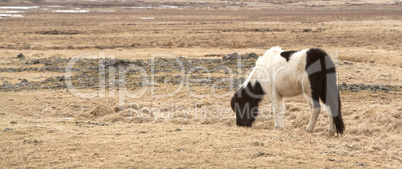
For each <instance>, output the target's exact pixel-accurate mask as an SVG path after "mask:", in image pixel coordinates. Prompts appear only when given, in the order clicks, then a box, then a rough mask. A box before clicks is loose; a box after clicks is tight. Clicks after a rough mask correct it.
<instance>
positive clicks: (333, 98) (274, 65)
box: [230, 47, 345, 135]
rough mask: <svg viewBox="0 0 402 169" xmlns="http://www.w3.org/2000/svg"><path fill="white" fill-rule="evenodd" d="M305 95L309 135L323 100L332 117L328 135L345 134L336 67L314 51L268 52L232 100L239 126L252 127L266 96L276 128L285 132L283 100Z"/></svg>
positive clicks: (322, 52) (321, 54) (276, 50)
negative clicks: (307, 107)
mask: <svg viewBox="0 0 402 169" xmlns="http://www.w3.org/2000/svg"><path fill="white" fill-rule="evenodd" d="M300 94H303V95H304V96H305V98H306V99H307V101H308V103H309V104H310V109H311V116H310V121H309V123H308V125H307V129H306V131H307V132H313V130H314V126H315V123H316V121H317V118H318V114H319V113H320V109H321V106H320V102H319V100H321V101H322V102H323V103H324V104H325V108H326V112H327V113H328V115H329V116H328V117H329V134H330V135H333V134H334V133H335V129H336V132H337V133H338V134H343V131H344V129H345V126H344V123H343V120H342V115H341V100H340V97H339V92H338V88H337V84H336V73H335V65H334V63H333V61H332V60H331V59H330V57H329V56H328V54H327V53H325V52H324V51H323V50H321V49H317V48H311V49H304V50H300V51H282V49H281V48H279V47H273V48H271V49H269V50H268V51H267V52H266V53H265V54H264V55H263V56H262V57H259V58H258V60H257V61H256V66H255V67H254V68H253V70H252V71H251V73H250V75H249V76H248V78H247V80H246V81H245V82H244V83H243V85H242V86H241V87H240V88H239V89H238V90H237V91H236V93H235V94H234V95H233V97H232V99H231V102H230V103H231V107H232V110H233V111H234V112H235V113H236V124H237V125H238V126H247V127H251V125H252V123H253V122H254V120H255V118H256V117H257V115H258V105H259V103H260V101H261V100H262V98H263V96H264V95H268V97H269V98H270V99H271V102H272V107H273V115H274V118H275V126H274V128H275V129H278V130H283V128H284V124H283V118H284V114H285V105H284V100H283V99H284V97H292V96H296V95H300Z"/></svg>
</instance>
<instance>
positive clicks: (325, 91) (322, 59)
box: [306, 49, 345, 134]
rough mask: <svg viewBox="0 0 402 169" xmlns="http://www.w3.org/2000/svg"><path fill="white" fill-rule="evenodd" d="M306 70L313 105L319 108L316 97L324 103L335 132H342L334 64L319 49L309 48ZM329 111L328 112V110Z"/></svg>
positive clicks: (343, 127)
mask: <svg viewBox="0 0 402 169" xmlns="http://www.w3.org/2000/svg"><path fill="white" fill-rule="evenodd" d="M307 55H308V58H307V64H306V71H307V73H308V74H309V80H310V84H311V86H312V89H313V91H312V97H313V100H314V107H317V108H319V107H320V105H319V101H318V97H319V98H320V99H321V101H322V102H323V103H325V105H326V110H327V112H328V113H330V114H329V115H331V116H332V118H333V121H334V125H335V128H336V132H337V133H338V134H343V131H344V130H345V125H344V123H343V119H342V114H341V98H340V97H339V92H338V85H337V83H336V82H337V80H336V71H335V64H334V62H333V61H332V60H331V58H330V57H329V55H328V54H327V53H325V52H324V51H323V50H321V49H310V50H309V51H308V52H307ZM329 111H330V112H329Z"/></svg>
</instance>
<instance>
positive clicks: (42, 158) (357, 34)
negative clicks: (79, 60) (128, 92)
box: [0, 0, 402, 168]
mask: <svg viewBox="0 0 402 169" xmlns="http://www.w3.org/2000/svg"><path fill="white" fill-rule="evenodd" d="M24 2H25V4H24V5H29V4H30V3H31V2H28V1H24ZM255 2H257V1H255ZM281 2H282V1H269V2H260V4H259V5H252V4H251V5H250V4H249V5H245V6H243V7H241V5H240V4H233V3H230V2H227V1H220V2H216V1H209V0H207V3H210V4H208V5H213V8H210V9H206V8H201V7H197V8H195V9H152V10H133V9H126V8H121V7H118V6H113V7H110V6H103V7H100V6H97V7H96V8H95V9H106V10H116V12H112V13H104V12H92V13H82V14H70V13H67V14H66V13H64V14H63V13H51V12H48V11H31V12H28V13H26V14H24V15H25V17H24V18H2V19H0V23H1V25H0V28H1V30H2V31H1V32H0V68H21V67H35V66H38V65H27V64H25V62H24V61H21V60H19V59H16V58H15V57H16V56H17V55H18V54H19V53H23V54H24V55H25V56H26V57H27V58H26V60H32V59H36V58H48V57H52V56H60V57H63V58H70V57H74V56H75V55H77V54H79V53H83V52H85V53H88V52H91V53H99V52H100V51H101V52H102V51H105V52H106V54H114V55H116V56H117V57H118V58H124V59H136V58H149V57H150V56H153V55H158V54H169V55H173V56H188V57H190V58H204V59H205V58H211V57H210V56H211V55H214V56H216V57H221V56H223V55H225V54H227V53H233V52H241V53H249V52H255V53H257V54H259V55H262V54H263V53H264V52H265V51H266V50H267V48H269V47H271V46H277V45H279V46H282V47H283V48H284V49H289V50H290V49H302V48H308V47H320V48H323V49H325V50H326V51H328V53H331V54H332V56H333V57H336V55H338V57H339V59H340V60H339V63H340V65H338V67H337V69H338V72H339V74H338V80H339V82H346V83H348V84H349V83H365V84H381V85H396V86H401V85H402V83H401V81H400V79H402V75H401V73H400V72H401V69H402V63H401V60H400V58H401V56H402V53H401V47H400V44H402V40H401V38H399V36H400V35H401V34H402V22H401V15H400V9H399V6H398V5H382V4H384V3H386V1H359V2H358V1H347V0H338V1H298V2H294V3H293V1H288V3H286V4H280V3H281ZM290 2H292V3H290ZM365 2H368V3H369V4H368V5H361V4H362V3H365ZM15 3H17V2H12V3H7V4H6V5H14V4H15ZM18 3H20V2H18ZM47 3H48V4H57V3H56V0H54V1H53V0H52V1H47ZM65 3H66V4H69V5H71V3H70V2H69V1H66V2H65ZM126 3H127V4H125V5H130V6H135V5H133V3H131V2H126ZM150 3H152V5H160V4H168V5H175V4H176V5H178V6H181V5H183V4H186V2H183V1H181V0H177V1H170V2H163V3H161V2H154V1H152V2H150ZM373 3H381V4H373ZM0 4H2V5H3V4H5V3H3V2H1V3H0ZM31 4H32V3H31ZM88 4H89V5H94V4H95V3H92V2H88V1H81V2H80V3H79V5H82V6H84V7H85V5H88ZM122 4H123V3H122ZM227 4H229V5H230V4H231V5H232V6H231V7H224V6H225V5H227ZM308 4H320V5H324V6H325V7H323V6H320V7H308V6H306V5H308ZM345 4H346V5H345ZM359 4H360V5H359ZM98 5H99V4H98ZM82 6H81V7H82ZM141 17H154V18H155V19H152V20H144V19H140V18H141ZM344 61H347V62H350V63H353V65H347V64H343V63H344ZM41 66H43V65H41ZM163 73H165V72H163ZM163 73H161V74H163ZM166 74H168V72H166ZM51 76H60V73H50V72H39V71H38V72H22V73H21V72H20V73H18V72H13V73H9V72H2V73H0V80H1V81H3V83H4V82H5V81H8V82H11V83H17V82H19V81H20V80H21V79H23V78H25V79H28V80H29V81H36V80H38V81H39V80H43V79H45V78H48V77H51ZM213 76H214V77H223V76H225V75H222V74H213ZM174 89H175V86H161V87H159V88H156V91H155V94H164V93H167V92H171V91H174ZM191 89H192V90H193V91H194V92H196V93H198V94H207V93H208V94H210V95H212V93H211V89H210V88H208V87H191ZM82 92H93V91H90V90H82ZM95 92H96V91H95ZM149 92H150V91H148V93H146V94H145V95H144V96H143V97H141V98H137V99H132V98H128V97H127V98H126V100H125V102H124V103H125V106H126V108H131V109H125V110H121V111H120V110H118V107H117V106H116V104H117V103H118V102H119V99H121V98H119V97H112V96H113V94H112V93H107V95H106V96H108V97H102V98H99V97H96V98H80V97H76V96H74V95H73V94H72V93H70V92H69V91H67V90H56V91H52V90H35V91H20V92H2V93H1V95H2V96H1V97H0V107H1V109H0V118H1V120H0V166H1V167H2V168H28V167H33V168H42V167H47V168H50V167H56V168H94V167H112V168H114V167H119V168H121V167H133V168H156V167H159V168H190V167H195V168H222V167H225V168H246V167H247V168H333V167H335V168H352V167H359V166H362V165H364V166H367V167H369V168H398V166H401V164H402V161H401V152H402V149H401V144H400V143H401V142H402V140H401V131H402V130H401V126H402V118H401V117H402V113H401V112H402V107H401V103H402V100H401V97H400V96H401V92H400V90H396V91H391V92H389V93H383V92H371V91H359V92H350V91H344V92H342V93H341V98H342V106H343V109H342V110H343V116H344V120H345V124H346V131H345V133H344V135H343V136H334V137H329V136H327V123H328V122H327V117H326V115H325V113H322V114H321V115H320V117H319V120H318V122H317V125H316V130H315V132H314V133H305V132H304V130H305V127H306V124H307V122H308V118H309V113H308V112H309V109H308V105H307V103H306V102H305V100H304V98H303V97H301V96H300V97H294V98H289V99H287V100H286V107H287V113H286V120H285V130H284V131H275V130H273V120H272V119H271V118H270V117H271V116H270V114H269V112H270V111H267V112H265V114H262V115H261V117H265V118H260V119H258V120H257V122H256V123H255V125H254V126H253V127H252V128H240V127H236V126H235V119H234V115H233V113H232V112H231V109H230V107H229V97H224V98H217V97H210V98H202V99H198V98H195V97H192V96H190V94H189V92H188V91H187V90H186V88H183V90H181V91H180V92H179V93H178V94H176V95H175V97H168V98H154V97H152V95H151V93H149ZM217 92H219V93H220V94H223V93H228V94H229V95H230V94H231V93H233V91H227V90H226V89H218V90H217ZM109 96H110V97H109ZM130 105H131V106H130ZM263 105H264V109H266V110H269V107H270V103H269V100H268V99H266V100H264V103H263ZM138 113H142V114H141V116H137V114H138Z"/></svg>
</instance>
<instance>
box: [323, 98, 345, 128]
mask: <svg viewBox="0 0 402 169" xmlns="http://www.w3.org/2000/svg"><path fill="white" fill-rule="evenodd" d="M325 105H326V106H328V107H329V109H330V110H331V115H332V119H333V120H334V125H335V128H336V133H338V134H341V135H342V134H343V131H344V130H345V124H344V123H343V119H342V113H341V98H340V97H339V92H338V91H336V94H335V93H334V94H331V95H330V96H328V95H327V100H326V102H325ZM327 109H328V108H327Z"/></svg>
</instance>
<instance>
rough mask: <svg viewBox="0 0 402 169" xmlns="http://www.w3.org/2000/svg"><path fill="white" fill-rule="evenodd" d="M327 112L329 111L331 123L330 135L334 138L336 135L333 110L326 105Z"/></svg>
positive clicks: (329, 127)
mask: <svg viewBox="0 0 402 169" xmlns="http://www.w3.org/2000/svg"><path fill="white" fill-rule="evenodd" d="M325 110H326V111H327V114H328V121H329V126H328V134H329V135H330V136H332V135H334V134H335V124H334V117H332V113H331V108H330V107H329V106H327V105H325Z"/></svg>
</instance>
